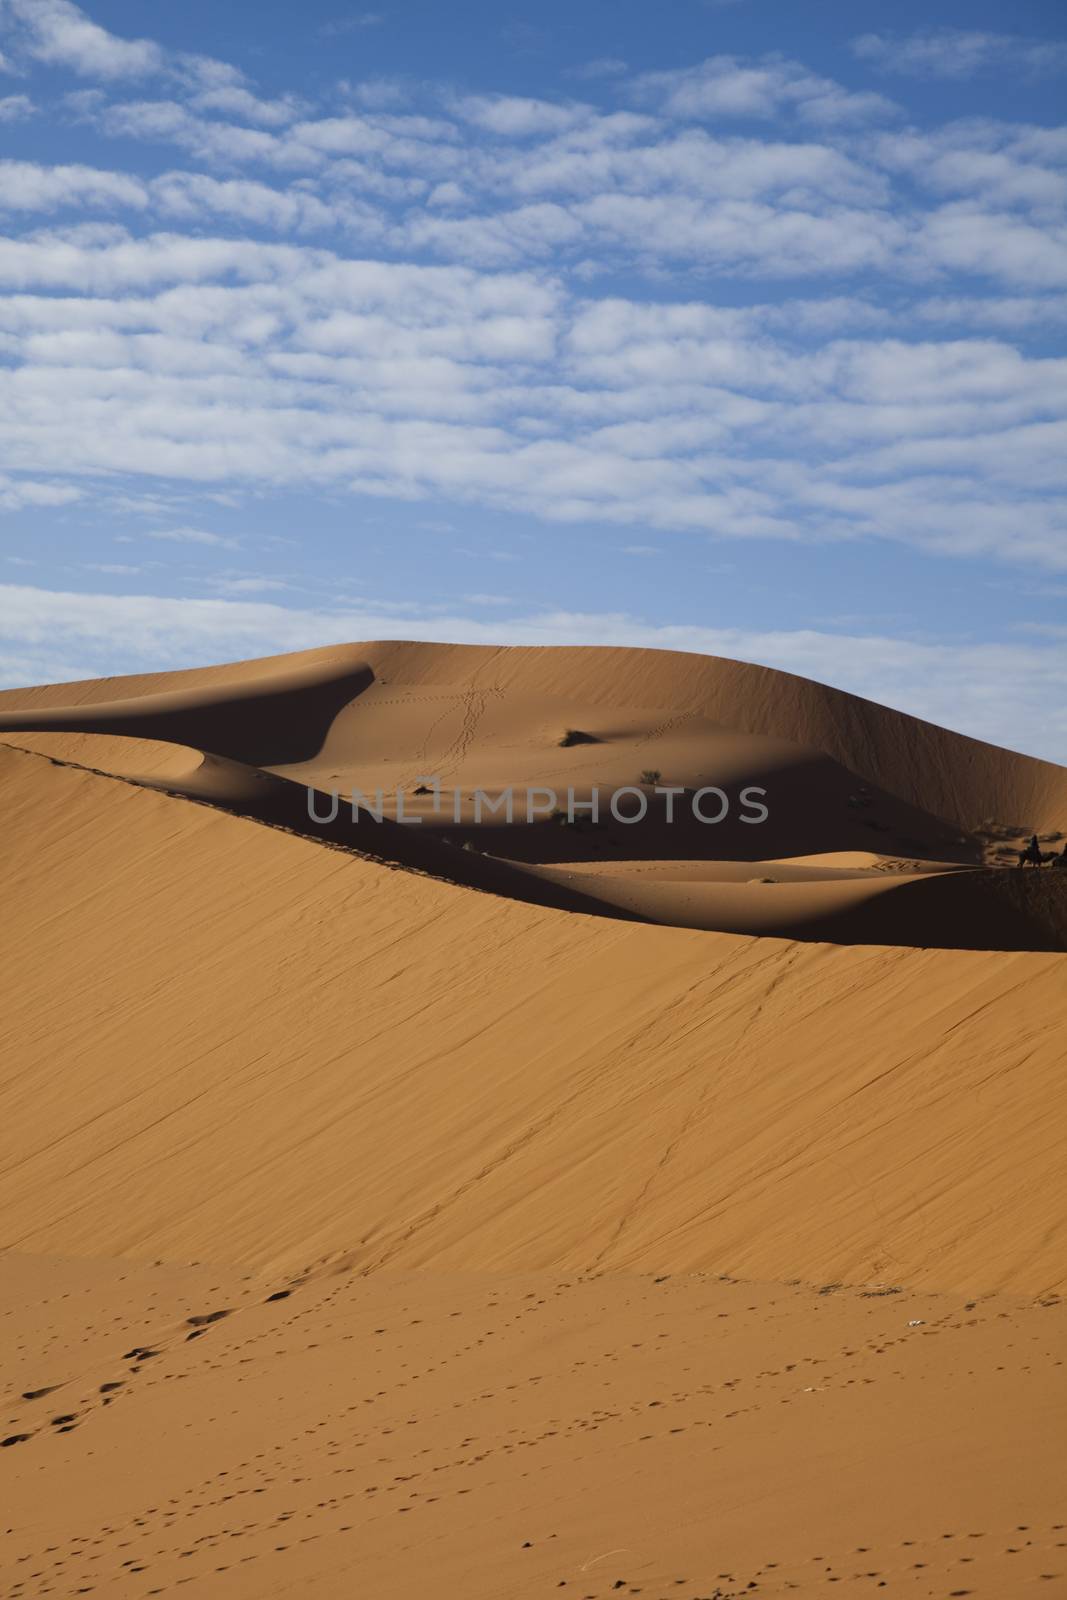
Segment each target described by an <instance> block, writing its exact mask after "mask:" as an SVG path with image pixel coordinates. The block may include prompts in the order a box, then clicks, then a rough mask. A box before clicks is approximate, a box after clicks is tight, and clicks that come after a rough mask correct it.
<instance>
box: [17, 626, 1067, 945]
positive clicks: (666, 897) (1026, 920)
mask: <svg viewBox="0 0 1067 1600" xmlns="http://www.w3.org/2000/svg"><path fill="white" fill-rule="evenodd" d="M16 702H18V709H15V704H16ZM57 702H58V703H57ZM5 707H10V708H11V709H7V710H5V709H4V708H5ZM19 733H22V734H27V733H28V734H30V735H31V743H32V747H33V748H35V749H39V750H43V751H47V752H50V753H52V754H53V755H56V756H59V757H62V758H64V759H68V760H73V761H77V762H81V763H82V764H84V765H87V766H89V767H92V768H95V769H101V768H102V769H103V770H106V771H109V772H113V773H119V774H122V775H125V776H130V777H133V778H135V779H137V780H138V781H140V782H146V783H152V784H156V785H158V786H161V787H164V788H166V789H167V790H168V791H169V792H171V793H184V794H187V795H191V796H194V797H196V798H199V799H203V800H207V801H209V802H210V803H214V804H216V805H219V806H223V807H225V808H227V809H229V810H232V811H236V812H238V813H240V814H242V815H247V816H253V817H256V818H257V819H259V820H263V821H270V822H273V823H274V824H275V825H277V826H281V827H285V828H287V829H290V830H294V831H303V832H308V833H310V834H312V835H313V836H317V837H319V838H323V837H325V838H328V839H330V840H331V841H332V842H334V843H337V844H342V845H345V846H347V847H351V848H355V849H358V850H361V851H363V852H364V853H366V854H370V855H372V856H374V857H376V858H377V859H379V860H384V861H389V862H392V863H394V864H402V865H405V866H409V867H414V868H416V869H418V870H421V871H426V872H429V873H431V874H433V875H434V876H438V877H442V878H445V879H448V880H450V881H452V882H456V883H461V884H466V885H469V886H474V887H478V888H486V889H491V890H493V891H494V892H498V893H501V894H505V895H509V896H511V897H513V898H517V899H523V900H528V901H532V902H534V903H537V904H544V905H552V906H555V907H557V908H560V909H570V910H588V909H597V908H599V909H600V910H601V911H602V912H603V913H604V914H609V915H613V916H618V915H624V916H630V917H638V918H641V919H644V920H648V921H653V922H661V923H669V924H675V925H679V926H685V927H696V928H702V929H710V930H719V931H725V932H739V933H764V934H770V933H779V934H782V935H786V936H788V937H792V938H809V939H817V940H818V939H830V940H833V941H834V942H838V943H844V942H860V941H862V942H867V943H882V944H894V945H895V944H915V945H931V944H939V945H943V946H955V947H961V948H1000V949H1032V950H1059V949H1063V948H1064V944H1065V929H1067V888H1057V887H1053V888H1050V887H1048V886H1042V887H1041V888H1036V887H1035V888H1033V889H1031V890H1029V891H1027V894H1026V895H1025V896H1024V895H1023V894H1022V893H1021V891H1020V887H1019V886H1017V885H1016V886H1012V887H1011V888H1010V890H1009V889H1008V888H1007V886H1006V885H1005V884H1004V883H1003V881H1002V880H1001V879H1000V877H999V875H997V874H994V875H993V876H992V877H991V878H989V879H988V880H987V881H986V882H984V883H983V884H981V885H977V884H975V883H973V882H967V883H962V882H951V883H948V882H944V883H939V884H937V885H930V884H916V883H913V882H912V880H913V879H917V878H920V877H922V876H923V875H924V874H926V873H927V872H929V871H931V870H934V871H940V870H942V869H943V868H944V867H945V866H951V865H971V866H978V865H980V864H982V863H983V862H986V863H988V862H989V861H990V860H991V859H993V856H994V853H995V852H996V851H997V850H998V849H999V850H1001V851H1007V852H1008V853H1009V855H1010V852H1011V851H1013V850H1016V849H1017V848H1018V846H1019V844H1020V843H1021V842H1022V841H1023V840H1024V839H1026V838H1028V837H1029V833H1030V831H1031V830H1032V829H1033V830H1036V831H1039V832H1041V833H1042V834H1043V835H1045V836H1047V837H1048V838H1049V839H1052V838H1053V836H1054V837H1055V839H1056V840H1059V839H1061V838H1062V835H1061V834H1060V833H1059V832H1058V831H1057V828H1056V824H1058V823H1062V822H1063V821H1064V818H1065V816H1067V781H1065V778H1064V774H1063V773H1062V771H1061V770H1060V769H1058V768H1054V767H1051V766H1049V765H1047V764H1045V763H1041V762H1038V761H1034V760H1032V759H1030V758H1027V757H1022V756H1013V755H1011V754H1010V753H1008V752H1004V751H996V750H993V749H991V748H990V747H988V746H983V745H979V744H978V743H976V742H975V741H973V740H969V739H965V738H963V737H962V736H960V735H955V734H950V733H947V732H945V731H944V730H942V729H937V728H932V727H930V726H929V725H927V724H924V723H920V722H918V721H916V720H915V719H913V718H906V717H901V716H900V714H899V713H895V712H890V711H887V710H885V708H883V707H878V706H874V705H872V704H871V703H870V702H866V701H858V700H855V699H853V698H851V697H849V696H843V695H840V694H839V693H837V692H836V691H830V690H828V689H825V688H824V687H822V686H820V685H817V684H813V683H809V682H807V681H806V680H803V679H796V678H792V677H790V676H789V675H788V674H784V673H778V674H773V673H768V672H767V671H766V670H765V669H757V668H750V667H745V666H743V665H742V664H740V663H736V662H725V661H711V660H708V659H705V658H701V657H690V656H680V655H672V654H670V653H667V652H650V651H629V652H628V651H621V652H620V651H614V650H566V649H564V650H540V651H538V650H511V651H507V650H497V649H489V648H484V647H483V648H479V647H459V646H425V645H412V644H368V645H352V646H339V647H335V648H334V649H331V650H320V651H313V652H309V653H307V654H305V655H303V656H299V657H291V658H286V657H282V658H273V659H270V660H267V661H261V662H252V663H238V664H236V665H235V666H233V667H231V668H228V669H227V668H214V669H208V670H205V671H202V672H187V673H176V674H170V675H157V676H155V677H149V678H138V679H131V680H107V681H104V682H98V683H89V684H80V685H65V686H62V685H61V686H55V687H52V688H51V689H48V690H44V689H42V690H37V691H33V692H32V693H31V694H30V695H24V696H22V697H21V698H20V697H19V696H18V695H17V694H11V695H8V696H7V697H6V698H5V697H0V736H4V735H6V736H8V737H11V736H13V735H15V734H19ZM642 774H643V775H644V777H642ZM652 774H655V777H654V778H652V777H651V775H652ZM428 776H433V777H435V778H436V779H439V780H440V782H441V783H443V784H444V785H445V786H446V788H447V789H448V790H455V791H456V792H457V793H458V795H459V797H460V798H459V801H458V803H457V804H456V805H455V807H454V808H453V809H451V810H450V809H449V804H445V805H444V806H442V805H441V804H440V802H438V801H437V800H435V799H432V798H423V799H421V800H419V799H417V798H414V797H413V792H414V791H415V790H416V788H418V787H420V786H422V787H424V784H422V785H420V779H421V780H425V779H426V777H428ZM660 779H662V782H663V783H665V784H667V785H671V786H674V787H675V788H676V790H677V793H678V795H679V796H681V799H680V800H679V802H678V804H677V806H675V802H674V801H673V800H668V799H666V798H664V797H661V796H659V795H657V794H656V792H655V787H656V784H657V783H658V782H659V781H660ZM645 780H651V781H645ZM708 784H714V785H717V786H718V787H719V788H720V789H721V790H722V792H723V793H724V794H727V795H728V797H729V799H730V801H731V809H730V810H729V812H728V814H727V816H726V817H725V819H724V820H723V821H722V822H721V823H719V824H718V825H713V826H710V827H709V826H708V825H707V824H706V823H704V822H702V821H700V820H699V819H698V818H697V816H696V815H695V812H694V807H693V805H692V803H691V796H692V795H693V794H694V793H695V792H696V791H698V790H700V789H701V788H702V787H703V786H705V785H708ZM531 786H547V788H548V789H554V790H555V791H556V793H557V795H558V797H559V798H560V799H562V800H563V801H564V804H566V797H567V794H568V793H572V794H574V795H575V796H576V797H578V798H579V804H581V803H582V802H585V803H588V799H589V797H590V795H591V794H592V793H593V792H594V791H597V792H598V793H599V794H603V795H605V796H607V795H609V794H610V793H612V792H613V791H615V790H618V789H621V788H623V787H629V788H630V789H631V790H632V792H633V794H632V798H631V800H630V802H628V804H629V806H630V807H633V805H634V804H635V802H636V803H637V804H642V803H643V804H645V805H647V815H646V816H645V818H644V819H643V820H642V821H641V822H639V823H637V824H634V825H630V824H627V823H626V822H624V821H623V820H622V819H621V818H618V817H612V816H611V814H610V813H608V812H607V811H606V810H604V812H603V814H602V815H601V816H599V817H598V819H597V820H596V822H595V823H593V822H589V823H586V822H585V821H584V820H583V819H581V818H580V819H579V820H578V822H577V825H575V826H566V825H564V826H560V825H559V822H558V819H557V818H553V819H550V820H545V819H544V818H543V817H542V818H541V819H540V820H535V821H533V822H532V823H531V822H530V820H529V814H528V812H527V809H526V807H527V801H526V796H527V795H528V793H529V792H530V789H531ZM308 787H312V788H314V789H315V790H316V791H318V792H319V794H320V799H319V800H318V802H317V804H316V806H315V811H316V814H317V815H318V816H327V815H329V811H330V803H329V800H328V795H329V793H330V792H331V791H332V792H336V791H341V792H342V793H344V794H350V793H351V792H352V791H353V789H358V790H359V791H360V793H361V794H364V795H366V796H368V797H370V796H373V795H374V794H375V793H378V792H384V793H386V794H395V791H396V790H397V789H398V788H403V789H404V790H405V791H406V794H407V797H408V809H409V811H414V814H415V815H416V816H417V817H418V818H419V819H420V822H419V826H418V828H417V829H416V828H412V827H407V828H400V829H398V828H396V827H394V826H391V825H390V823H389V821H388V820H386V821H384V822H380V823H376V824H375V823H372V822H371V821H370V819H369V816H368V814H367V813H366V812H365V811H364V812H363V813H362V820H361V823H360V824H359V825H356V824H355V823H353V822H352V820H351V818H350V817H348V816H347V813H346V812H344V811H342V813H341V815H340V817H339V819H338V820H337V821H336V822H335V823H334V824H332V825H331V826H329V827H326V828H324V827H322V826H319V825H316V824H314V823H312V822H310V821H309V818H308V803H307V788H308ZM476 789H481V790H484V791H485V792H486V794H487V795H489V796H492V797H499V796H500V794H501V792H502V791H503V790H505V789H511V790H513V791H514V792H515V793H516V795H517V797H518V798H517V801H516V805H517V816H518V820H517V821H516V822H514V823H504V822H501V823H499V824H498V823H496V822H495V821H493V820H490V821H489V822H488V823H487V822H486V821H485V820H484V819H482V820H480V821H478V823H477V825H476V815H475V809H474V806H475V802H474V791H475V790H476ZM749 792H753V793H758V794H759V795H761V796H763V797H764V798H765V799H766V804H767V810H768V813H769V814H768V815H767V817H766V818H765V820H764V821H763V822H762V824H761V825H759V826H758V827H753V826H751V825H750V823H749V822H747V821H746V819H745V812H744V810H743V809H742V807H741V806H740V804H739V803H738V802H739V799H740V798H741V797H743V796H744V795H745V794H747V793H749ZM642 796H643V797H644V799H643V800H642ZM372 803H373V802H372ZM393 804H394V805H395V802H393ZM602 804H603V805H604V806H605V807H606V800H605V801H604V802H602ZM546 809H547V806H546ZM1009 816H1014V817H1016V818H1017V819H1022V820H1016V821H1014V822H1009V821H1005V820H1003V819H1004V818H1005V817H1009ZM998 819H999V820H998ZM874 842H877V844H878V845H879V846H880V847H881V854H880V855H879V856H877V857H872V852H871V850H870V845H871V844H872V843H874ZM463 846H466V847H467V853H468V856H469V855H470V854H471V853H472V852H474V853H476V854H482V855H485V856H489V857H491V858H492V862H491V864H490V863H488V862H485V861H477V860H470V859H466V860H465V859H463V857H461V856H459V855H457V849H459V848H462V847H463ZM842 851H845V852H848V851H851V852H852V854H853V856H856V854H857V852H858V853H861V854H866V855H867V856H868V857H870V858H872V861H873V864H872V866H871V867H870V868H869V869H868V870H867V873H866V879H865V878H864V876H863V875H862V872H857V874H856V876H855V879H854V881H851V882H850V883H849V884H848V885H847V886H846V885H845V884H844V883H842V881H841V880H840V878H839V875H838V872H837V869H834V868H832V867H828V868H827V870H826V871H823V872H820V871H817V870H813V871H809V872H808V873H807V874H806V876H805V880H804V881H805V884H806V887H805V888H804V889H803V890H801V889H800V888H798V887H796V886H791V887H788V888H784V887H782V885H783V882H784V880H785V878H786V877H787V875H786V874H783V873H782V872H771V871H767V870H757V871H753V872H752V873H750V874H748V878H747V882H748V885H749V887H748V888H747V889H746V890H745V892H743V893H742V892H739V891H737V890H733V889H726V888H723V887H720V886H717V887H714V888H712V887H708V884H709V879H708V876H707V873H706V869H705V867H704V863H706V862H707V861H708V860H709V859H712V860H718V861H723V862H749V863H753V864H755V866H756V867H757V868H760V867H761V866H762V865H763V864H764V863H766V862H767V861H769V860H778V859H781V858H783V857H784V858H790V857H798V856H800V857H803V858H804V859H805V860H806V861H807V862H808V864H809V866H811V865H812V863H813V861H814V859H815V858H817V857H818V856H819V855H822V856H824V857H828V856H829V855H831V854H834V855H840V853H841V852H842ZM594 862H600V863H601V864H602V866H603V868H604V870H603V871H601V872H599V873H597V874H596V875H595V876H593V877H590V876H587V875H585V874H583V875H581V876H579V875H578V874H576V873H571V872H569V871H568V870H566V869H567V868H568V867H579V866H588V865H589V864H590V863H594ZM642 862H644V863H648V862H658V863H665V862H673V863H694V864H695V867H694V870H693V871H692V872H690V873H688V874H685V873H678V872H676V873H675V874H674V875H673V876H672V877H671V878H670V879H669V880H668V879H666V878H665V877H663V876H662V875H661V876H660V877H659V878H658V879H657V880H655V884H653V880H652V879H651V878H650V877H649V876H648V874H647V873H642V872H640V871H636V870H635V867H636V866H637V864H638V863H642ZM887 866H889V867H892V866H897V867H900V868H901V869H905V868H906V867H908V868H910V870H902V871H901V873H900V875H899V876H898V878H897V880H896V892H895V893H893V894H888V893H887V888H888V885H887V881H886V878H885V874H884V870H882V869H884V868H885V867H887ZM609 869H610V870H609ZM722 881H724V880H723V879H722V878H720V884H721V882H722ZM668 882H669V883H670V884H671V885H672V886H671V887H668V886H667V885H668ZM772 883H773V884H775V885H777V887H775V888H774V889H773V892H768V885H769V884H772ZM905 889H907V893H904V892H903V891H904V890H905Z"/></svg>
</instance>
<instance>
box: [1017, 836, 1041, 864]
mask: <svg viewBox="0 0 1067 1600" xmlns="http://www.w3.org/2000/svg"><path fill="white" fill-rule="evenodd" d="M1044 859H1045V858H1044V856H1043V855H1042V854H1041V846H1040V845H1039V844H1038V842H1037V834H1036V833H1032V834H1031V835H1030V843H1029V844H1028V845H1027V847H1026V849H1025V850H1020V851H1019V865H1020V867H1025V866H1031V867H1039V866H1041V864H1042V862H1043V861H1044Z"/></svg>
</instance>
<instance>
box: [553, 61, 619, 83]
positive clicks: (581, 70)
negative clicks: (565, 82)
mask: <svg viewBox="0 0 1067 1600" xmlns="http://www.w3.org/2000/svg"><path fill="white" fill-rule="evenodd" d="M629 70H630V69H629V67H628V65H627V63H626V62H625V61H623V60H622V59H621V58H620V57H619V56H597V57H596V58H595V60H593V61H586V62H583V64H582V65H581V66H579V67H568V68H567V72H566V75H567V77H568V78H588V79H590V80H593V79H596V78H621V77H623V76H625V74H626V73H627V72H628V71H629Z"/></svg>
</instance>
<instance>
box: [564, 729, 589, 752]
mask: <svg viewBox="0 0 1067 1600" xmlns="http://www.w3.org/2000/svg"><path fill="white" fill-rule="evenodd" d="M597 743H599V740H598V739H597V737H596V734H595V733H583V732H582V730H581V728H567V729H565V731H564V734H563V737H562V739H560V741H559V747H560V749H561V750H569V749H570V747H571V745H574V744H597Z"/></svg>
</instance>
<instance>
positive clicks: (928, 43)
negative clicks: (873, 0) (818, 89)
mask: <svg viewBox="0 0 1067 1600" xmlns="http://www.w3.org/2000/svg"><path fill="white" fill-rule="evenodd" d="M852 50H853V53H854V54H855V55H856V56H858V57H859V59H860V60H861V61H870V62H872V63H873V64H874V65H875V66H877V67H880V68H881V69H882V70H883V71H885V72H897V73H905V74H908V75H909V76H912V77H929V78H970V77H973V76H974V75H975V74H976V73H979V72H986V71H992V72H1003V71H1005V70H1011V69H1015V70H1018V71H1022V72H1025V73H1031V74H1037V73H1045V72H1062V71H1064V70H1065V69H1067V44H1064V43H1063V42H1062V41H1060V40H1055V39H1034V38H1027V37H1024V36H1023V35H1021V34H1011V33H988V32H983V31H981V30H979V29H968V28H923V29H920V30H919V31H918V32H916V33H911V34H906V35H904V36H903V37H902V36H900V35H893V34H880V33H864V34H861V35H860V36H859V37H858V38H856V39H853V41H852Z"/></svg>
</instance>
